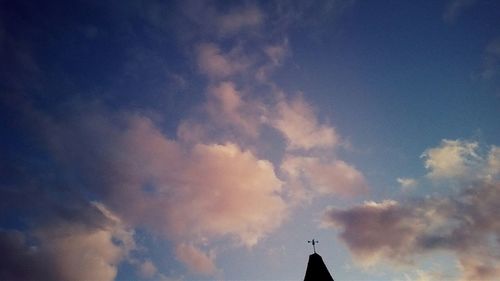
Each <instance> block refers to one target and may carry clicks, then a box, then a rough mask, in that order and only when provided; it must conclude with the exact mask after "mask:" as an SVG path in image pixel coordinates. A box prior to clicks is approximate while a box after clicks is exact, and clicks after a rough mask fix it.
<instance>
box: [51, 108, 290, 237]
mask: <svg viewBox="0 0 500 281" xmlns="http://www.w3.org/2000/svg"><path fill="white" fill-rule="evenodd" d="M115 118H116V119H115ZM90 120H92V121H90ZM96 120H99V122H94V121H96ZM117 120H121V121H117ZM72 122H75V121H74V120H73V121H72ZM72 122H70V123H67V124H64V123H63V124H59V125H57V126H56V127H58V129H54V130H53V132H59V134H58V135H56V134H53V135H51V141H52V143H53V144H54V145H55V146H54V151H55V152H56V153H57V155H58V157H59V158H60V159H61V160H62V161H64V163H67V164H68V165H75V164H76V165H77V166H76V167H75V168H76V169H77V170H78V171H79V172H80V173H82V176H84V177H87V178H89V180H90V181H91V182H92V183H93V184H92V185H91V186H92V191H93V192H95V193H97V194H99V195H100V196H101V197H102V200H103V202H104V203H105V204H107V205H108V206H110V207H111V208H112V209H113V210H114V211H116V212H117V213H118V214H120V215H121V216H122V217H123V218H124V219H126V220H127V221H128V222H130V223H131V224H132V225H136V226H137V225H143V226H147V227H149V228H151V229H153V230H154V231H157V232H158V233H162V234H164V235H165V237H166V238H168V239H170V240H173V241H174V242H175V243H183V241H185V240H189V241H193V242H194V243H202V242H204V241H205V240H206V239H216V238H221V237H228V238H231V239H232V240H233V241H234V242H235V243H237V244H239V245H246V246H253V245H255V244H256V243H257V241H258V240H259V239H261V238H262V237H263V236H265V235H266V234H268V233H270V232H271V231H273V230H274V229H276V228H277V227H278V226H279V225H280V223H281V222H282V221H283V220H284V218H285V217H286V214H287V204H286V203H285V201H284V200H283V199H282V198H281V197H280V195H279V194H280V192H281V190H282V184H283V183H282V182H281V181H280V180H279V179H278V178H277V176H276V175H275V172H274V167H273V165H272V164H271V163H270V162H269V161H267V160H261V159H258V158H256V157H255V156H254V154H252V153H251V152H250V151H246V150H242V149H241V148H240V147H239V146H238V145H236V144H231V143H227V144H210V145H206V144H196V145H194V146H189V145H183V144H181V143H178V142H176V141H173V140H170V139H168V138H167V137H166V136H165V135H164V134H163V133H161V132H160V131H159V130H158V128H157V127H155V126H154V124H153V123H152V122H151V120H150V119H148V118H146V117H143V116H139V115H134V114H131V115H128V114H122V115H120V116H113V115H103V114H102V113H92V114H90V115H87V116H86V117H85V118H84V119H81V120H78V121H76V123H72ZM113 122H118V123H120V124H122V125H121V126H116V125H114V124H115V123H113ZM70 127H71V133H70V134H66V132H69V131H70V130H66V129H65V128H70ZM75 136H78V139H74V137H75ZM82 144H84V145H83V146H81V145H82ZM74 145H76V146H79V147H80V148H78V147H74ZM80 152H81V153H80ZM147 186H150V188H149V189H148V188H147ZM123 202H127V203H126V204H124V203H123Z"/></svg>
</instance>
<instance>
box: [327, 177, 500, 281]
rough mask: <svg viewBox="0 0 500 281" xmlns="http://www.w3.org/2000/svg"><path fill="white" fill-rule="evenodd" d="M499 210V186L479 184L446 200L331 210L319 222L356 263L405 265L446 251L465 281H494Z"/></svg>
mask: <svg viewBox="0 0 500 281" xmlns="http://www.w3.org/2000/svg"><path fill="white" fill-rule="evenodd" d="M499 210H500V182H498V181H497V182H487V181H485V182H479V183H476V185H475V186H473V187H470V188H467V189H465V190H464V191H462V192H461V193H459V194H457V195H456V196H454V197H449V198H432V199H425V200H421V201H414V202H411V203H398V202H396V201H384V202H382V203H375V202H367V203H365V204H363V205H360V206H356V207H353V208H350V209H346V210H341V209H336V208H331V209H329V210H327V211H326V212H325V215H324V218H323V221H324V223H325V224H327V225H330V226H334V227H338V228H340V229H342V231H341V234H340V235H341V239H342V240H343V241H344V242H345V243H346V244H347V246H348V248H349V249H350V250H351V251H352V253H353V254H354V257H355V258H356V259H357V260H358V261H360V262H362V263H365V264H373V263H376V262H379V261H390V262H393V263H402V262H403V263H409V262H412V261H414V259H415V258H416V257H418V256H419V255H422V254H425V253H431V252H434V251H436V250H446V251H449V252H451V253H453V254H454V255H455V256H456V257H457V259H458V261H459V263H460V266H461V269H462V273H463V277H464V278H465V279H466V280H493V279H498V277H499V276H500V256H499V255H498V253H499V250H500V222H499V221H498V219H497V218H496V216H495V214H497V213H498V211H499Z"/></svg>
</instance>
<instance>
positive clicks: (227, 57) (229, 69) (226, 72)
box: [196, 43, 250, 78]
mask: <svg viewBox="0 0 500 281" xmlns="http://www.w3.org/2000/svg"><path fill="white" fill-rule="evenodd" d="M196 54H197V62H198V68H199V70H200V72H201V73H203V74H205V75H207V76H208V77H211V78H225V77H228V76H232V75H235V74H237V73H239V72H241V71H243V70H245V69H246V68H248V67H249V64H250V62H249V61H248V59H246V58H245V57H244V56H243V55H242V54H241V53H240V50H239V49H238V48H235V49H233V50H232V51H231V52H229V53H223V52H222V50H221V49H220V48H219V47H218V46H217V45H216V44H215V43H202V44H199V45H198V46H197V47H196Z"/></svg>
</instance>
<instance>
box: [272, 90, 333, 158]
mask: <svg viewBox="0 0 500 281" xmlns="http://www.w3.org/2000/svg"><path fill="white" fill-rule="evenodd" d="M276 111H277V114H276V116H274V118H273V119H272V121H271V125H272V126H273V127H275V128H276V129H277V130H279V131H280V132H281V133H282V134H283V135H284V137H285V138H286V140H287V142H288V148H289V149H312V148H333V147H335V146H336V145H338V143H339V139H338V136H337V133H336V132H335V130H334V128H332V127H329V126H327V125H321V124H319V122H318V120H317V119H316V116H315V114H314V110H313V108H312V107H311V106H310V105H309V104H307V103H306V102H305V101H304V100H303V99H302V98H301V97H296V98H294V99H293V100H291V101H286V100H283V101H280V102H279V103H278V104H277V107H276Z"/></svg>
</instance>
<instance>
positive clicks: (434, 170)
mask: <svg viewBox="0 0 500 281" xmlns="http://www.w3.org/2000/svg"><path fill="white" fill-rule="evenodd" d="M477 150H478V143H477V142H469V141H461V140H446V139H445V140H443V141H442V142H441V144H440V146H438V147H435V148H430V149H427V150H426V151H425V152H424V153H423V154H422V156H421V157H422V158H424V159H425V168H427V169H428V170H430V171H429V173H428V174H427V176H428V177H429V178H431V179H447V178H448V179H449V178H466V177H468V176H469V175H470V173H471V172H472V171H473V170H474V169H475V168H476V166H477V164H478V162H480V161H481V160H482V159H481V158H480V157H479V155H478V154H477Z"/></svg>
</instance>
